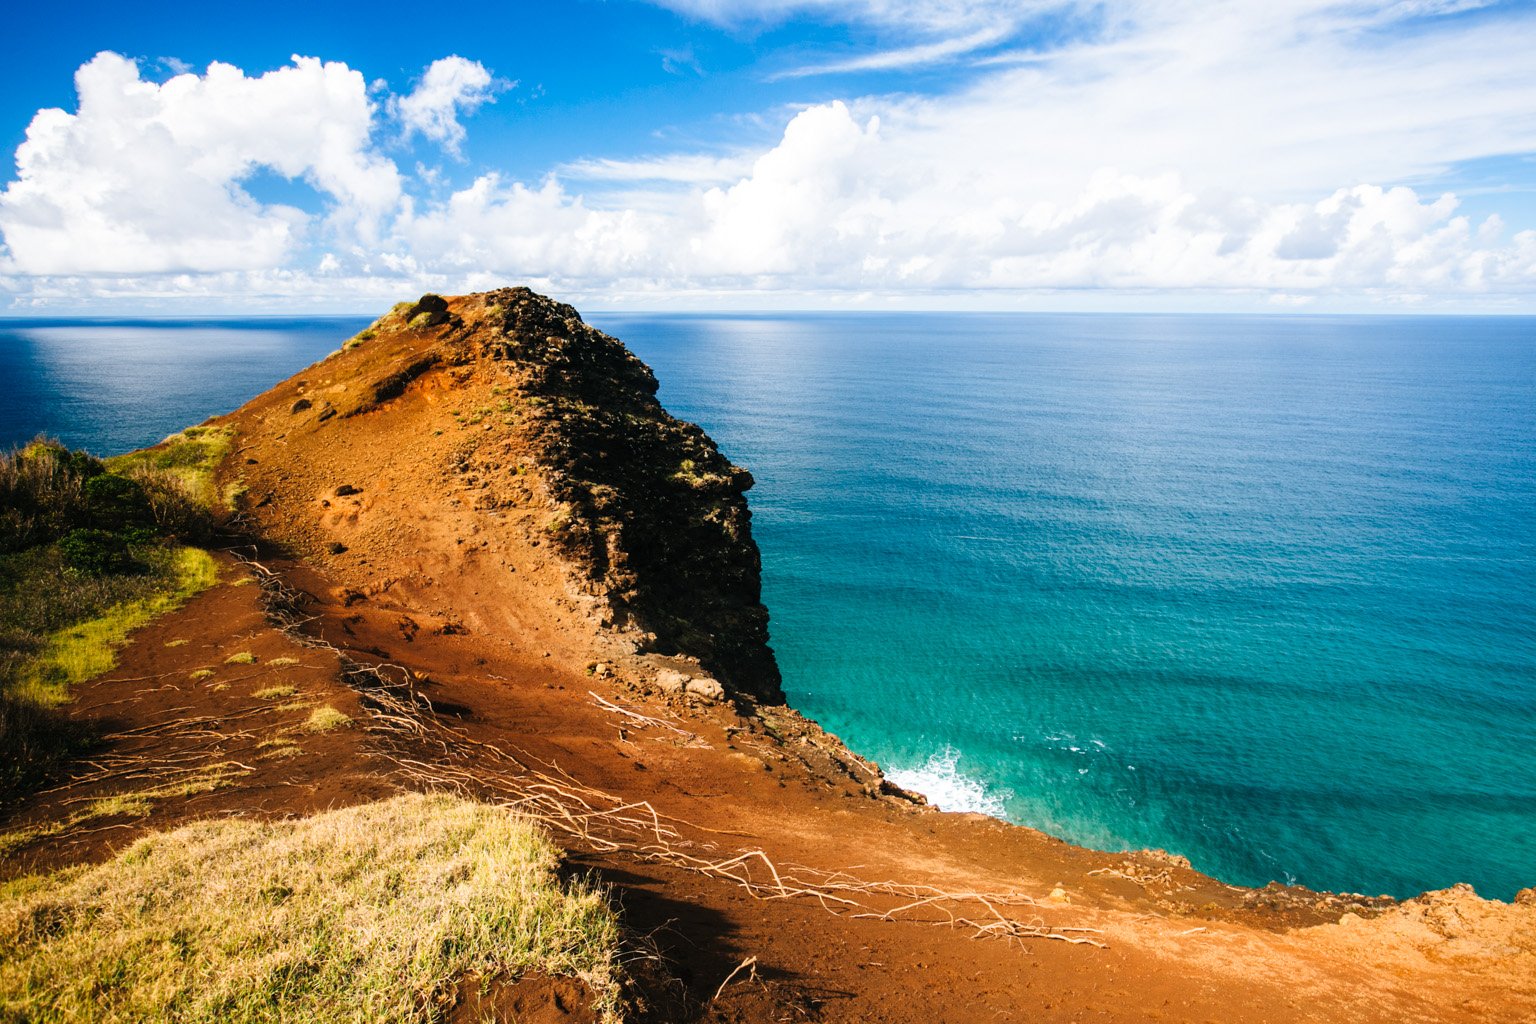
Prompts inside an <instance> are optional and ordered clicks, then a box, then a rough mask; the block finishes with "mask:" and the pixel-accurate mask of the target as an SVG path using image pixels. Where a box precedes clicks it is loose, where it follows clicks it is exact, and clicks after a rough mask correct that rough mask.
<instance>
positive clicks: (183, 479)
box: [106, 427, 235, 508]
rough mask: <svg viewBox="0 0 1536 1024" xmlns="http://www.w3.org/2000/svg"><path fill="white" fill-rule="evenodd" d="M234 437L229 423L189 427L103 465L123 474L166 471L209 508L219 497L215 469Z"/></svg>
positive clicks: (225, 454)
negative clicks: (214, 477) (216, 425)
mask: <svg viewBox="0 0 1536 1024" xmlns="http://www.w3.org/2000/svg"><path fill="white" fill-rule="evenodd" d="M234 437H235V432H234V430H233V429H232V428H230V427H188V428H187V429H185V430H183V431H181V432H180V433H176V434H172V435H171V436H170V437H167V438H166V439H165V440H164V441H161V442H160V443H159V444H157V445H155V446H154V447H153V448H146V449H144V450H143V451H137V452H129V453H128V454H127V455H118V456H116V457H114V458H110V459H107V460H106V466H107V468H108V469H109V470H111V471H112V472H113V473H117V474H120V475H122V476H133V475H134V474H135V473H136V472H142V471H145V470H149V471H153V472H156V473H158V474H164V475H168V476H170V477H173V478H174V479H176V480H178V481H179V482H180V483H181V485H182V487H183V488H184V489H185V491H186V492H187V493H188V494H189V495H191V496H192V497H193V498H195V499H196V500H197V501H199V502H200V503H201V504H202V505H203V506H204V507H205V508H211V507H212V506H213V503H214V500H215V498H217V497H218V493H217V490H216V488H215V487H214V482H213V475H214V471H215V470H217V469H218V467H219V464H220V463H221V462H223V461H224V457H225V456H227V455H228V454H229V449H230V446H231V445H232V444H233V443H234Z"/></svg>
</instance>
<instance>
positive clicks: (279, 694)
mask: <svg viewBox="0 0 1536 1024" xmlns="http://www.w3.org/2000/svg"><path fill="white" fill-rule="evenodd" d="M298 692H299V688H298V687H297V686H269V687H267V688H266V689H265V690H257V691H256V692H255V693H253V694H251V696H252V697H255V698H256V699H257V700H282V699H283V698H285V697H292V696H293V695H294V694H296V693H298Z"/></svg>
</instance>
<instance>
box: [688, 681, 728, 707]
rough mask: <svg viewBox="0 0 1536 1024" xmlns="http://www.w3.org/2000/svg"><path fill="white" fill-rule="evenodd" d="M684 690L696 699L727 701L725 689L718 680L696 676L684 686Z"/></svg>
mask: <svg viewBox="0 0 1536 1024" xmlns="http://www.w3.org/2000/svg"><path fill="white" fill-rule="evenodd" d="M683 689H685V690H686V691H687V692H689V693H691V694H693V695H694V696H695V697H703V698H704V699H705V700H713V701H721V700H725V687H723V686H721V685H720V683H719V681H718V680H715V679H711V678H709V677H708V676H696V677H695V678H693V679H690V680H688V682H686V683H684V684H683Z"/></svg>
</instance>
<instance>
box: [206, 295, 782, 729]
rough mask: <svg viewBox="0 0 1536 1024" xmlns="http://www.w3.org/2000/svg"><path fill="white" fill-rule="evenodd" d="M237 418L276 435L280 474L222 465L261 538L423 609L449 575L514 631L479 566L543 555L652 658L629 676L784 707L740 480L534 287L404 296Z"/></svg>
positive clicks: (513, 567) (639, 371)
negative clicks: (667, 677) (327, 562)
mask: <svg viewBox="0 0 1536 1024" xmlns="http://www.w3.org/2000/svg"><path fill="white" fill-rule="evenodd" d="M231 420H232V421H233V422H234V423H235V425H236V428H237V431H238V432H239V435H240V438H241V444H242V445H243V446H244V449H243V450H245V449H262V448H264V447H266V446H269V445H270V446H272V447H271V448H270V455H271V456H272V458H274V459H280V460H281V462H282V463H283V464H285V465H286V466H288V467H290V470H289V472H287V473H284V474H268V473H265V472H264V470H263V468H262V467H263V465H264V463H265V461H266V460H265V459H264V458H262V457H261V456H260V455H258V456H257V457H256V458H254V459H251V460H248V462H249V463H250V465H249V466H245V467H241V466H232V467H231V472H232V473H238V476H239V479H238V481H237V480H235V479H234V477H233V476H231V477H230V482H231V483H234V484H236V489H237V490H242V491H244V492H245V493H247V494H248V495H251V496H252V498H253V500H251V501H250V504H251V507H250V508H249V509H247V510H246V512H247V514H249V515H251V516H253V517H255V519H256V520H257V521H258V523H259V530H258V532H260V533H261V534H262V535H264V536H268V537H273V538H275V539H277V540H279V541H281V542H283V543H285V544H287V545H289V546H291V547H293V548H295V549H296V550H297V551H299V552H301V553H306V554H311V555H313V554H317V553H320V552H324V553H328V554H331V555H336V556H339V555H341V554H347V555H348V558H349V559H350V561H345V562H343V561H338V562H336V563H335V565H336V566H337V568H338V569H339V570H342V571H343V572H345V571H346V570H348V569H351V570H354V571H356V570H363V569H368V570H370V574H371V575H373V576H375V577H381V576H382V577H387V578H386V579H385V580H383V581H382V582H380V583H379V584H378V586H377V588H376V589H388V588H389V587H391V586H401V587H405V588H408V589H409V588H414V589H415V591H417V593H416V594H415V597H416V598H417V600H416V601H415V603H416V604H417V605H420V604H422V603H423V596H424V595H423V593H422V592H423V591H425V590H427V589H431V588H436V591H437V593H439V594H441V593H442V592H443V591H442V588H444V587H445V586H451V585H453V584H452V577H453V576H454V575H458V576H460V577H461V578H462V580H467V581H469V582H468V583H467V584H465V586H467V588H468V592H467V593H465V594H462V595H461V597H464V598H471V599H473V602H472V603H474V604H475V606H477V607H480V608H483V609H484V612H483V615H482V618H483V620H484V623H485V624H487V628H495V629H505V630H507V631H508V632H509V633H511V632H516V631H518V630H519V629H528V628H531V627H528V626H527V625H526V624H527V623H528V622H529V621H532V620H539V616H538V615H529V614H524V613H522V612H519V611H518V606H519V603H520V602H523V603H526V599H527V598H528V597H529V595H530V593H531V592H530V590H529V588H528V587H527V586H526V585H525V586H523V587H521V589H520V588H518V587H514V586H511V585H510V584H508V583H507V580H506V577H505V575H504V574H501V573H496V572H492V571H491V570H492V569H500V570H504V571H505V572H517V571H518V569H519V565H520V564H521V565H523V567H524V568H526V567H527V566H528V565H544V564H545V563H546V561H547V559H546V553H548V552H553V553H554V554H555V555H556V556H557V559H558V562H559V564H560V568H561V570H562V575H563V580H562V587H563V588H564V590H565V591H567V592H568V596H569V598H570V601H569V602H568V603H569V606H570V609H571V611H572V614H580V615H584V616H586V617H587V618H588V619H590V620H592V621H591V622H590V623H589V624H588V625H589V627H590V626H592V625H595V626H596V627H598V628H597V629H596V630H593V629H591V628H588V629H587V635H588V636H591V635H593V634H599V633H601V634H605V635H607V636H610V637H612V636H620V637H623V638H625V641H626V643H627V644H628V646H629V648H630V650H631V652H632V653H635V654H638V655H648V656H650V659H651V660H650V661H649V662H647V661H645V660H644V659H641V660H640V661H639V662H636V665H637V666H638V671H640V672H642V673H643V672H645V671H653V670H654V668H655V666H657V665H660V666H665V667H670V668H672V669H676V668H679V667H681V668H685V669H689V670H690V673H691V674H692V675H696V676H701V677H709V676H712V677H714V678H716V679H718V680H719V681H720V682H721V683H722V684H723V685H724V688H725V691H726V692H727V693H729V694H731V695H737V696H750V697H752V698H754V699H756V700H759V701H763V702H769V703H779V702H782V700H783V693H782V690H781V688H780V677H779V671H778V666H777V663H776V662H775V660H774V657H773V652H772V650H771V649H770V648H769V646H768V612H767V610H766V609H765V608H764V607H763V604H762V601H761V599H760V590H761V584H760V571H761V561H760V558H759V555H758V549H757V545H756V544H755V543H754V542H753V539H752V525H751V513H750V511H749V510H748V508H747V502H746V498H745V497H744V495H745V493H746V491H747V489H748V488H750V487H751V486H752V482H753V481H752V476H751V474H750V473H748V472H747V471H746V470H744V469H742V468H740V467H738V466H735V465H732V464H731V462H730V461H729V460H728V459H727V458H726V457H725V456H724V455H722V454H721V453H720V451H719V449H718V448H717V447H716V446H715V444H714V442H713V441H711V440H710V438H709V437H708V436H707V435H706V434H705V433H704V431H703V430H701V429H700V428H699V427H697V426H695V425H693V424H691V423H685V422H682V421H680V420H678V419H676V418H674V417H673V416H671V415H670V414H668V412H667V411H666V410H665V409H664V408H662V406H661V403H660V402H658V401H657V399H656V378H655V376H654V375H653V374H652V373H651V371H650V369H649V367H647V366H646V365H645V364H644V363H643V362H642V361H641V360H640V359H638V358H637V357H636V356H634V355H633V354H632V353H631V352H629V350H628V349H626V348H625V347H624V345H623V344H622V343H620V342H619V341H617V340H616V339H614V338H611V337H609V336H608V335H606V334H604V333H602V332H601V331H598V330H596V329H594V328H592V327H591V326H589V325H588V324H586V323H585V322H583V321H582V318H581V315H580V314H579V313H577V311H576V310H575V309H573V308H572V307H570V306H568V305H565V304H563V303H559V302H555V301H552V300H550V299H548V298H546V297H544V296H541V295H538V294H536V293H534V292H532V291H530V290H528V289H526V288H504V289H500V290H498V291H492V292H483V293H479V294H475V295H467V296H460V297H455V298H446V299H445V298H443V297H440V296H436V295H428V296H424V297H423V298H422V299H421V300H420V301H418V302H415V303H401V304H400V305H398V306H396V307H395V308H394V309H393V310H391V311H390V312H389V313H387V314H386V315H385V316H383V317H381V318H380V319H379V320H378V321H377V322H375V323H374V324H373V325H372V326H371V327H369V328H368V329H367V330H366V331H363V332H362V333H361V334H359V335H358V336H357V337H356V338H354V339H353V340H352V341H350V342H348V344H347V346H346V347H345V348H344V349H343V350H342V351H341V352H339V353H337V354H335V355H333V356H332V357H330V358H329V359H327V360H325V361H323V362H321V363H319V364H316V366H314V367H311V368H309V370H307V371H306V372H305V373H303V374H301V375H299V376H298V377H296V378H294V379H292V380H290V381H288V382H285V384H283V385H279V387H277V388H275V389H274V390H273V391H271V392H268V393H267V394H266V395H264V396H262V397H261V398H259V399H257V400H255V401H253V402H252V403H251V404H250V405H248V406H246V407H245V408H243V409H241V410H239V411H238V412H237V413H235V414H234V415H233V416H232V417H231ZM279 444H280V445H281V446H282V448H281V451H280V452H279V451H278V449H277V448H276V447H275V446H276V445H279ZM295 466H303V467H305V471H307V473H309V474H310V476H309V477H308V478H302V479H297V480H296V479H295V473H294V472H293V470H292V467H295ZM426 469H431V470H434V471H436V472H437V473H438V474H440V475H438V476H437V477H436V479H432V478H430V477H429V476H428V475H426V474H424V472H423V471H424V470H426ZM369 478H373V479H374V480H375V481H376V482H375V485H374V486H370V485H369V484H368V482H367V481H368V479H369ZM434 524H435V525H436V526H437V527H439V529H436V530H434V529H433V525H434ZM448 533H451V534H452V535H453V536H452V538H451V540H450V539H449V538H448V537H447V534H448ZM450 545H451V546H450ZM386 560H387V561H389V562H393V563H394V564H393V566H392V568H393V569H394V571H393V572H381V571H380V570H381V565H380V563H381V562H383V561H386ZM493 560H494V561H493ZM525 582H526V581H525ZM360 589H366V585H364V586H362V587H360ZM426 596H430V595H426ZM534 596H537V595H534ZM560 600H564V598H560ZM494 602H501V603H502V604H503V605H504V606H505V608H503V609H502V610H501V611H502V612H504V614H501V615H500V617H499V618H498V610H497V609H496V608H495V607H494V606H493V603H494ZM463 603H464V602H462V601H461V602H459V604H460V605H462V604H463ZM571 632H572V635H575V633H576V632H577V631H571ZM576 646H579V644H578V645H576ZM570 653H571V654H572V656H573V657H574V656H577V655H578V654H579V653H580V652H579V651H574V650H573V651H572V652H570ZM591 653H592V654H593V655H594V658H593V660H594V661H605V660H609V658H610V657H611V652H609V651H605V650H594V651H592V652H591ZM598 655H601V657H598ZM647 666H650V667H649V668H648V667H647Z"/></svg>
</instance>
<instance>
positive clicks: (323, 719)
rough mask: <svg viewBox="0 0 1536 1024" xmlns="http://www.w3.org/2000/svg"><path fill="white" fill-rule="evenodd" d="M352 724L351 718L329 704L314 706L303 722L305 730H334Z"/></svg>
mask: <svg viewBox="0 0 1536 1024" xmlns="http://www.w3.org/2000/svg"><path fill="white" fill-rule="evenodd" d="M351 724H352V719H351V718H350V717H348V716H347V715H344V714H342V713H341V712H340V711H337V710H336V709H335V708H333V707H331V706H330V705H329V704H326V705H323V706H321V707H318V708H315V710H313V711H311V712H310V713H309V718H308V719H307V720H306V721H305V722H304V731H305V732H334V731H335V730H337V729H345V728H346V727H347V726H349V725H351Z"/></svg>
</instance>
